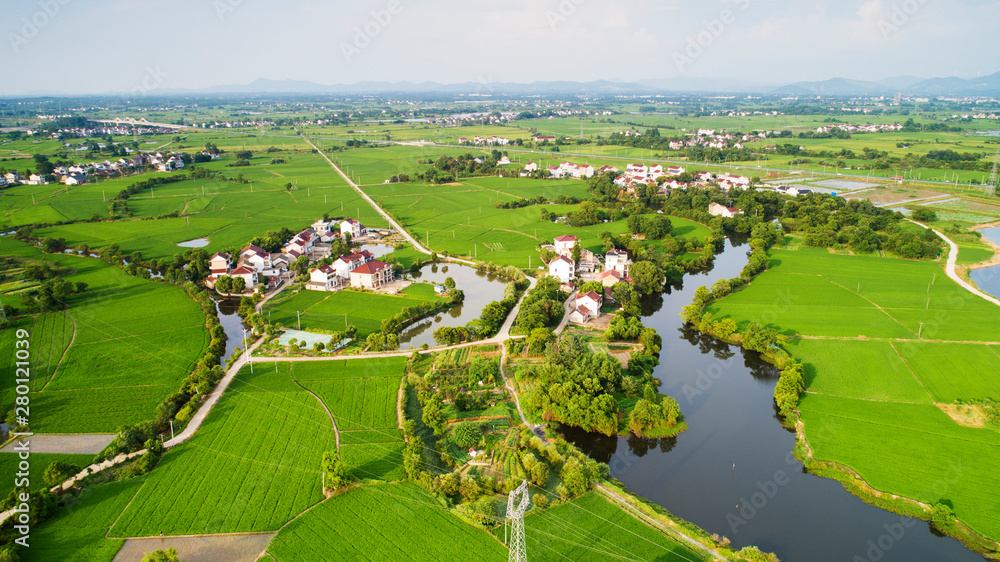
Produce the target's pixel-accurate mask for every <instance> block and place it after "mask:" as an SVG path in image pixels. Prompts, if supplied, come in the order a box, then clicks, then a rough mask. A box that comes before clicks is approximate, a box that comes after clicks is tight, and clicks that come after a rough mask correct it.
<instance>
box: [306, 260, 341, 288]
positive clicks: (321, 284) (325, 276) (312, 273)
mask: <svg viewBox="0 0 1000 562" xmlns="http://www.w3.org/2000/svg"><path fill="white" fill-rule="evenodd" d="M344 280H345V278H344V277H341V276H340V275H337V270H335V269H334V268H332V267H330V266H329V265H325V266H323V267H317V268H315V269H310V270H309V284H308V285H306V289H312V290H313V291H332V290H333V289H335V288H337V287H339V286H341V285H343V284H344Z"/></svg>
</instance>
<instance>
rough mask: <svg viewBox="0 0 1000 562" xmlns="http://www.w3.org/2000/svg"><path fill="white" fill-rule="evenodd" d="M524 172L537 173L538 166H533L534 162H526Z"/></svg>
mask: <svg viewBox="0 0 1000 562" xmlns="http://www.w3.org/2000/svg"><path fill="white" fill-rule="evenodd" d="M524 171H525V172H537V171H538V164H535V163H534V162H528V164H527V165H526V166H525V167H524Z"/></svg>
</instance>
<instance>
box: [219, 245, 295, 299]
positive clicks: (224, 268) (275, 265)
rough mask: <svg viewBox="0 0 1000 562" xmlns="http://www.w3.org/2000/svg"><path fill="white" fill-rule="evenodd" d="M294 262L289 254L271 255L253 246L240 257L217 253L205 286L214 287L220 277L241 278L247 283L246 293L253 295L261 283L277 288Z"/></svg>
mask: <svg viewBox="0 0 1000 562" xmlns="http://www.w3.org/2000/svg"><path fill="white" fill-rule="evenodd" d="M292 261H293V260H292V259H291V258H290V257H289V256H288V255H287V254H284V253H281V252H274V253H271V252H268V251H267V250H264V249H263V248H260V247H259V246H254V245H253V244H251V245H249V246H247V247H246V248H243V249H242V250H240V254H239V255H238V256H231V255H229V254H227V253H225V252H216V253H215V254H213V255H212V257H211V258H209V267H210V269H211V272H212V273H211V275H209V277H208V279H206V280H205V284H206V285H208V286H209V287H214V286H215V282H216V281H218V280H219V278H220V277H223V276H225V277H233V278H235V277H240V278H242V279H243V281H245V282H246V289H245V291H246V292H248V293H252V292H253V291H255V290H256V289H257V285H258V284H260V283H265V284H266V285H267V286H268V288H270V287H273V286H276V285H277V284H278V283H279V282H280V279H281V277H282V275H283V274H284V273H285V272H287V271H288V266H289V265H291V263H292ZM234 262H235V263H234Z"/></svg>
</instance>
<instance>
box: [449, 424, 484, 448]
mask: <svg viewBox="0 0 1000 562" xmlns="http://www.w3.org/2000/svg"><path fill="white" fill-rule="evenodd" d="M451 438H452V440H453V441H454V442H455V444H456V445H458V446H459V447H462V448H463V449H464V448H468V447H474V446H476V445H477V444H479V440H480V439H482V438H483V432H482V430H480V429H479V425H477V424H475V423H471V422H465V423H460V424H458V425H457V426H456V427H455V429H453V430H452V432H451Z"/></svg>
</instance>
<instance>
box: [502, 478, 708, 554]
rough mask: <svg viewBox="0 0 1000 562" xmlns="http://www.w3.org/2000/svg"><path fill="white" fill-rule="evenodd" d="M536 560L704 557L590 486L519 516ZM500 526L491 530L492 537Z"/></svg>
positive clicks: (529, 547) (528, 545)
mask: <svg viewBox="0 0 1000 562" xmlns="http://www.w3.org/2000/svg"><path fill="white" fill-rule="evenodd" d="M524 523H525V525H524V526H525V539H526V541H527V547H528V550H529V551H530V552H532V558H533V559H536V560H564V559H566V558H568V559H570V560H610V559H614V558H618V559H625V560H664V561H673V560H676V561H682V560H687V561H692V560H703V559H704V558H703V557H702V556H700V555H698V554H696V553H694V552H692V551H691V550H688V549H687V548H685V547H684V546H681V545H680V544H678V543H676V542H674V541H672V540H671V539H669V538H667V537H665V536H663V535H662V534H660V533H659V532H657V531H655V530H654V529H652V528H651V527H649V526H647V525H645V524H643V523H642V522H640V521H639V520H637V519H635V518H633V517H632V516H630V515H628V514H627V513H626V512H625V511H623V510H622V509H620V508H618V507H617V506H615V505H614V504H612V503H610V502H609V501H608V500H606V499H604V498H603V497H602V496H600V495H598V494H597V493H596V492H591V493H589V494H587V495H585V496H583V497H580V498H577V499H575V500H573V501H571V502H569V503H567V504H563V505H559V506H557V507H553V508H551V509H546V510H544V511H537V510H533V511H531V512H529V514H528V515H527V516H526V517H525V518H524ZM503 532H504V531H503V529H502V528H500V527H497V528H496V529H494V530H493V533H494V535H496V536H497V537H498V538H500V537H502V536H503Z"/></svg>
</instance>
